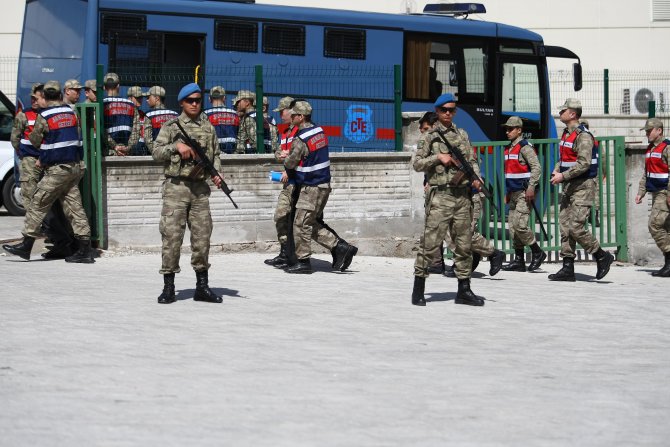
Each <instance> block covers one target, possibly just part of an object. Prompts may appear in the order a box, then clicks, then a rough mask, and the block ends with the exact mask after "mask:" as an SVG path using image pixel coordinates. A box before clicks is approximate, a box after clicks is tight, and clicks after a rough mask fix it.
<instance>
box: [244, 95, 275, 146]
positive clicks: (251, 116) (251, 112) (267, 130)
mask: <svg viewBox="0 0 670 447" xmlns="http://www.w3.org/2000/svg"><path fill="white" fill-rule="evenodd" d="M255 97H256V95H255V94H254V93H252V92H250V91H248V90H240V91H239V92H238V94H237V97H236V98H235V108H236V109H237V112H238V114H240V128H239V131H238V133H237V143H236V148H235V153H237V154H245V153H246V154H255V153H257V148H256V145H257V143H256V109H255V108H254V100H255ZM271 121H274V118H268V117H265V116H264V117H263V132H264V135H263V138H264V152H265V153H266V154H273V153H275V152H277V150H279V139H278V138H277V126H276V125H275V124H274V123H273V122H271Z"/></svg>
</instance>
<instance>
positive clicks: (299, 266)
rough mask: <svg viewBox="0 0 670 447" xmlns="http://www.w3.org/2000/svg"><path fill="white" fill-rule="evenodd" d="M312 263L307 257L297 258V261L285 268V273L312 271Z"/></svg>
mask: <svg viewBox="0 0 670 447" xmlns="http://www.w3.org/2000/svg"><path fill="white" fill-rule="evenodd" d="M312 272H313V270H312V263H311V262H310V260H309V258H307V259H298V262H297V263H295V264H293V265H292V266H290V267H288V268H287V269H286V273H304V274H309V273H312Z"/></svg>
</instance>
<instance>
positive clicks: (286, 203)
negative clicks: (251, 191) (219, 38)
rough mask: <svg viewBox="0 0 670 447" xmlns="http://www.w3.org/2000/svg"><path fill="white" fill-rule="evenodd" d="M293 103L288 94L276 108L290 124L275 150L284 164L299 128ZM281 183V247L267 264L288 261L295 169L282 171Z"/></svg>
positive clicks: (277, 214) (278, 213)
mask: <svg viewBox="0 0 670 447" xmlns="http://www.w3.org/2000/svg"><path fill="white" fill-rule="evenodd" d="M293 103H294V100H293V98H291V97H290V96H286V97H284V98H282V99H281V100H280V101H279V105H278V106H277V108H276V109H275V110H274V111H275V112H279V115H280V118H281V120H282V122H283V123H284V124H288V128H287V129H286V130H285V131H284V132H282V134H281V141H280V144H279V150H278V151H276V152H275V160H276V161H277V162H278V163H282V164H283V163H284V160H285V159H286V157H288V154H289V151H290V149H291V143H292V142H293V138H295V134H296V133H298V130H299V127H297V126H293V125H292V123H291V107H292V105H293ZM281 183H282V184H283V185H284V186H283V188H282V190H281V192H280V193H279V198H278V199H277V207H276V208H275V214H274V221H275V227H276V228H277V240H279V245H280V247H281V248H280V251H279V254H278V255H277V256H275V257H274V258H271V259H266V260H265V263H266V264H267V265H273V266H283V265H286V264H287V263H288V247H287V244H288V232H289V215H290V213H291V203H292V195H293V188H294V187H295V170H285V171H284V172H283V173H282V177H281Z"/></svg>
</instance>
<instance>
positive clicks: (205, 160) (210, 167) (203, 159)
mask: <svg viewBox="0 0 670 447" xmlns="http://www.w3.org/2000/svg"><path fill="white" fill-rule="evenodd" d="M176 123H177V127H179V130H181V133H182V136H183V138H184V143H186V144H187V145H189V146H190V147H191V148H192V149H193V150H194V151H195V153H196V154H197V155H198V159H199V162H200V164H202V165H203V167H204V168H205V171H206V172H207V173H208V174H209V175H211V176H212V177H218V178H219V179H221V186H219V188H220V189H221V191H223V192H224V193H225V194H226V195H227V196H228V198H229V199H230V201H231V202H232V204H233V206H235V208H239V206H237V203H235V201H234V200H233V198H232V197H230V194H231V193H232V192H233V190H232V189H230V188H229V187H228V185H227V184H226V181H225V180H224V179H223V176H222V175H221V174H219V171H217V170H216V168H215V167H214V163H212V160H210V159H209V157H207V154H206V153H205V149H204V148H203V147H202V146H200V143H198V142H197V141H195V140H194V139H193V138H191V137H190V136H189V134H188V133H186V131H185V130H184V128H183V127H182V125H181V124H180V123H179V120H176Z"/></svg>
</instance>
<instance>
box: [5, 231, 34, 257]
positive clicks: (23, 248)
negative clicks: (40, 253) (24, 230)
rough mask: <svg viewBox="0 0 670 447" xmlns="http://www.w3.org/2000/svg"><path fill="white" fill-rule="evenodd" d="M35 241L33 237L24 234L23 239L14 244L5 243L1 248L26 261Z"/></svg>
mask: <svg viewBox="0 0 670 447" xmlns="http://www.w3.org/2000/svg"><path fill="white" fill-rule="evenodd" d="M34 243H35V238H34V237H30V236H24V237H23V240H22V241H21V242H19V243H18V244H16V245H9V244H5V245H3V246H2V248H4V249H5V251H6V252H7V253H11V254H13V255H16V256H19V257H21V258H23V259H25V260H27V261H29V260H30V251H31V250H32V249H33V244H34Z"/></svg>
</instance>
